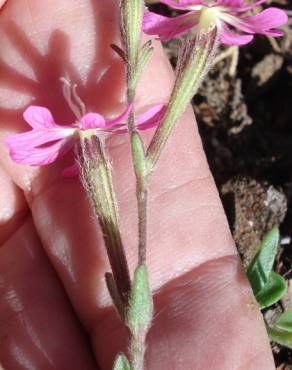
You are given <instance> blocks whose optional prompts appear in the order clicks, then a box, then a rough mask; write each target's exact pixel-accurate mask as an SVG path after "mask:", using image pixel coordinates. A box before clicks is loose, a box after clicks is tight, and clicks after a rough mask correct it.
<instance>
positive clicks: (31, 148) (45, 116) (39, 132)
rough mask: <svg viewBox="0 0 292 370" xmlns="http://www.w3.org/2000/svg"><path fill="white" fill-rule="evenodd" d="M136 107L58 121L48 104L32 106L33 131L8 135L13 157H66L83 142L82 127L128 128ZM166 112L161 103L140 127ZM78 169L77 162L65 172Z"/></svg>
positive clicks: (34, 161)
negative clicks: (111, 115)
mask: <svg viewBox="0 0 292 370" xmlns="http://www.w3.org/2000/svg"><path fill="white" fill-rule="evenodd" d="M131 109H132V107H131V106H130V107H129V108H127V110H126V111H125V112H123V113H122V114H121V115H120V116H118V117H117V118H115V119H113V120H108V121H106V120H105V118H104V117H103V116H101V115H100V114H97V113H87V114H85V115H84V116H83V117H81V119H80V120H78V122H77V123H73V124H70V125H58V124H56V123H55V121H54V118H53V116H52V114H51V112H50V111H49V110H48V109H47V108H44V107H38V106H30V107H28V108H27V109H26V110H25V112H24V114H23V117H24V119H25V121H26V122H27V123H28V124H29V125H30V126H31V127H32V130H31V131H28V132H24V133H19V134H14V135H10V136H8V137H6V140H5V141H6V144H7V146H8V148H9V153H10V156H11V158H12V159H13V160H14V161H15V162H17V163H21V164H29V165H32V166H43V165H47V164H50V163H52V162H54V161H55V160H56V159H57V158H59V157H62V156H63V155H65V154H66V153H67V152H69V151H70V150H71V149H73V148H74V147H75V145H76V143H78V142H79V135H80V133H81V132H82V131H87V130H92V131H93V132H94V133H96V134H97V135H98V134H102V133H103V135H104V134H105V133H123V132H127V125H126V119H127V117H128V115H129V113H130V111H131ZM163 112H164V106H163V105H157V106H154V107H153V108H151V109H150V110H148V111H147V112H146V113H144V114H142V115H140V116H138V117H137V119H136V124H137V128H138V129H139V130H147V129H149V128H152V127H155V126H157V125H158V123H159V121H160V119H161V118H162V115H163ZM74 173H76V168H75V166H72V167H70V168H68V169H66V170H65V174H67V175H71V174H74Z"/></svg>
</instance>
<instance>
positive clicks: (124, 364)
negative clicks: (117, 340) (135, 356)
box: [113, 353, 130, 370]
mask: <svg viewBox="0 0 292 370" xmlns="http://www.w3.org/2000/svg"><path fill="white" fill-rule="evenodd" d="M113 370H130V364H129V361H128V360H127V358H126V356H125V355H124V354H122V353H121V354H119V355H118V357H117V359H116V361H115V364H114V368H113Z"/></svg>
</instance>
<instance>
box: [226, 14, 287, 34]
mask: <svg viewBox="0 0 292 370" xmlns="http://www.w3.org/2000/svg"><path fill="white" fill-rule="evenodd" d="M223 19H224V21H225V22H226V23H228V24H230V25H232V26H233V27H236V28H238V29H239V30H241V31H244V32H247V33H252V34H255V33H259V34H264V35H272V36H280V35H282V32H281V31H278V30H274V29H273V28H276V27H279V26H282V25H283V24H285V23H287V21H288V17H287V14H286V13H285V12H284V11H283V10H281V9H277V8H268V9H266V10H263V11H262V12H260V13H258V14H256V15H253V16H248V17H239V16H229V15H225V16H224V18H223Z"/></svg>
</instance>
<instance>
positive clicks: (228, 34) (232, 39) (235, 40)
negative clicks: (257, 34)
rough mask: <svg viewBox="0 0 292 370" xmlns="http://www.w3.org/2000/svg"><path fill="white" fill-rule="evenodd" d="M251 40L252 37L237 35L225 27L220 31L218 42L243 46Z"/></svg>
mask: <svg viewBox="0 0 292 370" xmlns="http://www.w3.org/2000/svg"><path fill="white" fill-rule="evenodd" d="M252 39H253V36H252V35H239V34H237V33H235V32H232V31H231V30H230V28H228V27H227V26H226V25H225V26H224V27H223V28H222V30H221V35H220V41H221V42H222V44H225V45H245V44H248V43H249V42H250V41H251V40H252Z"/></svg>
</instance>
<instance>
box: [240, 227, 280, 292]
mask: <svg viewBox="0 0 292 370" xmlns="http://www.w3.org/2000/svg"><path fill="white" fill-rule="evenodd" d="M278 244H279V230H278V228H276V227H274V228H273V229H272V230H270V231H269V232H268V233H267V235H266V236H265V237H264V239H263V241H262V242H261V244H260V246H259V249H258V251H257V253H256V255H255V257H254V259H253V260H252V262H251V263H250V265H249V266H248V268H247V271H246V273H247V277H248V279H249V281H250V284H251V286H252V289H253V292H254V294H255V295H257V294H258V293H259V292H260V291H261V290H262V289H263V288H264V286H265V285H266V283H267V282H268V279H269V276H270V272H271V271H272V268H273V264H274V261H275V257H276V254H277V250H278Z"/></svg>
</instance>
